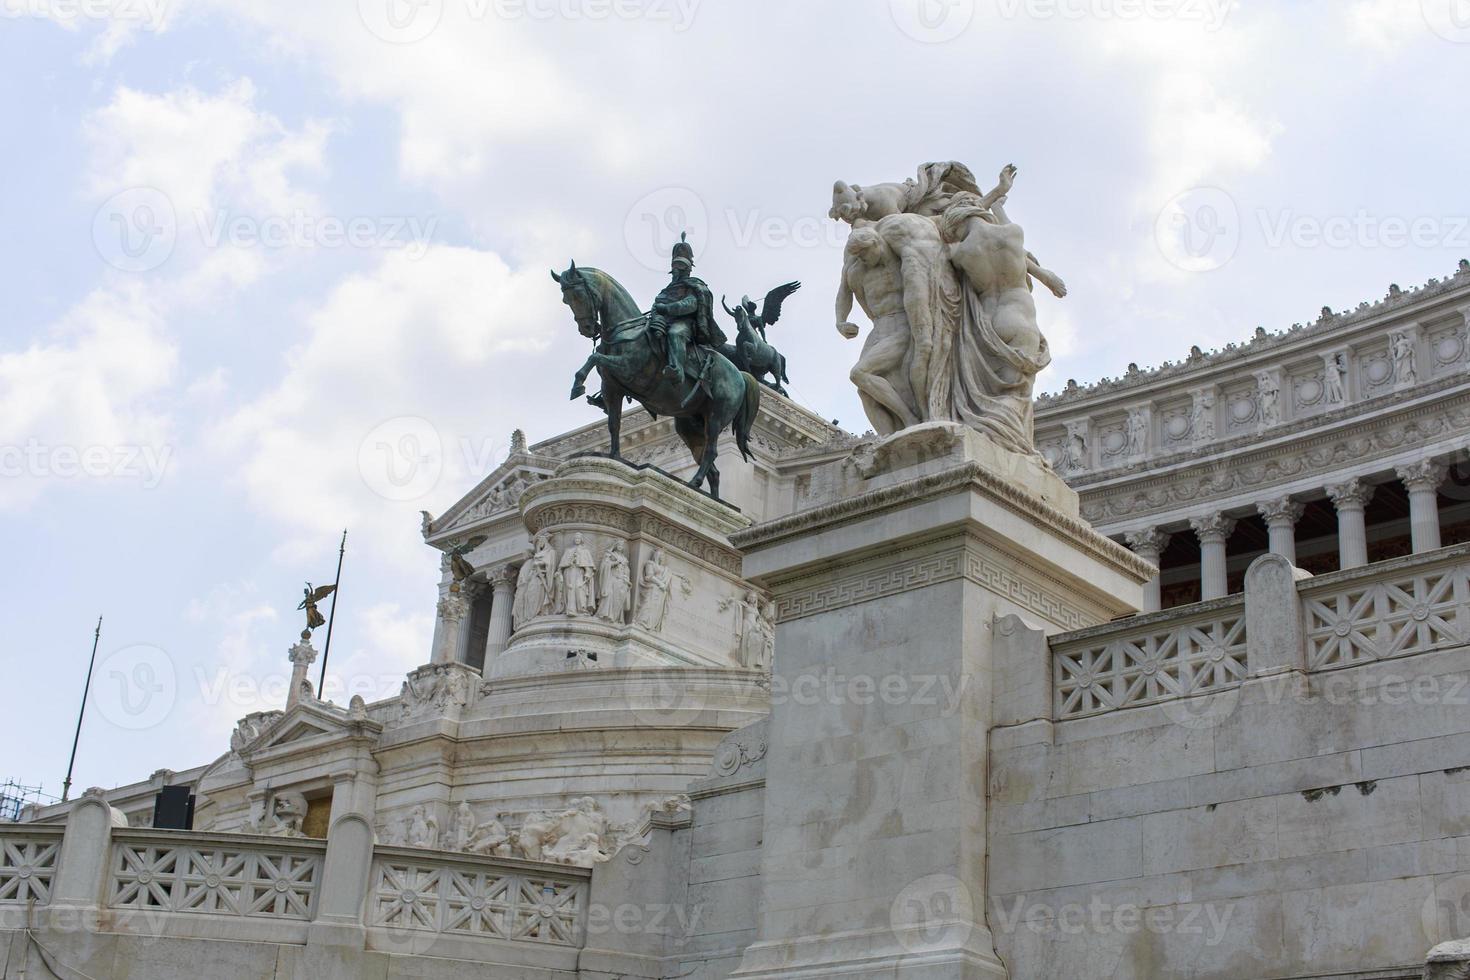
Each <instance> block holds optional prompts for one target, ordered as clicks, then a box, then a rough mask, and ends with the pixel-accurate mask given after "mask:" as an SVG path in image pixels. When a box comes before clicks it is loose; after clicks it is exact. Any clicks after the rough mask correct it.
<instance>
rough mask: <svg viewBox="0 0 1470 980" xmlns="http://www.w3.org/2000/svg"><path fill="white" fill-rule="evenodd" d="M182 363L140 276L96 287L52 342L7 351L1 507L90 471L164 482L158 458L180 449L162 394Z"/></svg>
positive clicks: (0, 367)
mask: <svg viewBox="0 0 1470 980" xmlns="http://www.w3.org/2000/svg"><path fill="white" fill-rule="evenodd" d="M177 368H178V349H177V347H176V346H175V345H174V344H173V343H172V342H171V341H170V340H169V339H168V338H167V336H166V334H165V331H164V329H163V323H162V319H161V317H160V315H159V311H158V309H157V307H156V305H155V303H154V302H153V301H152V300H150V298H149V297H148V295H147V291H146V290H145V289H144V288H143V287H142V285H141V284H138V283H132V284H120V285H118V286H116V287H112V288H106V289H98V290H95V291H94V292H92V293H91V294H90V295H88V296H87V297H86V298H85V299H83V300H82V301H81V302H80V303H78V304H77V305H76V306H75V307H74V308H73V309H72V310H71V311H70V312H69V313H68V314H67V315H66V316H65V317H64V318H63V319H62V320H61V322H59V323H57V324H55V325H54V326H53V327H52V329H51V331H50V332H49V336H48V337H47V339H45V340H39V341H36V342H33V343H31V344H30V345H28V346H27V347H25V348H23V349H20V350H15V351H0V467H3V474H0V508H7V507H21V506H24V505H26V504H29V503H31V502H32V501H33V500H35V498H36V497H37V496H38V495H39V494H40V493H41V492H42V491H43V490H44V489H45V488H46V487H48V486H55V485H56V484H58V483H59V482H64V481H71V480H76V479H81V478H104V479H117V480H128V481H134V482H139V483H149V482H153V481H155V480H156V479H157V478H158V477H159V476H161V474H158V473H155V472H153V470H152V465H151V463H150V460H161V461H162V462H163V463H164V464H165V465H166V463H167V461H168V458H169V456H170V455H171V446H170V443H171V441H172V439H173V426H172V423H171V420H170V417H169V407H170V406H169V405H168V403H167V401H166V400H165V399H163V398H162V397H161V396H162V394H163V392H164V391H165V390H166V388H167V386H168V385H169V383H170V382H171V381H172V380H173V379H174V377H175V375H176V373H177ZM88 454H91V455H92V457H93V461H94V463H86V462H85V461H84V460H85V457H86V456H87V455H88ZM94 464H95V465H94Z"/></svg>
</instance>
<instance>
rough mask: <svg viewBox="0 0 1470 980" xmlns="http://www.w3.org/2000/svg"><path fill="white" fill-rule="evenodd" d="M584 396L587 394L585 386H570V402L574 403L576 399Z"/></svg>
mask: <svg viewBox="0 0 1470 980" xmlns="http://www.w3.org/2000/svg"><path fill="white" fill-rule="evenodd" d="M585 394H587V388H586V386H585V385H572V397H571V400H572V401H576V400H577V399H578V398H581V397H582V396H583V395H585Z"/></svg>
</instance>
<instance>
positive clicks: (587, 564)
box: [556, 534, 597, 616]
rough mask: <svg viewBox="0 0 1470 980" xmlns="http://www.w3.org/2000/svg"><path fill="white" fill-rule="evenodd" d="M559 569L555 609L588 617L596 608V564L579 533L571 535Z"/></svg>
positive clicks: (572, 614) (590, 550) (571, 614)
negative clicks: (569, 545)
mask: <svg viewBox="0 0 1470 980" xmlns="http://www.w3.org/2000/svg"><path fill="white" fill-rule="evenodd" d="M559 571H560V575H559V577H558V579H557V588H558V592H557V597H556V608H557V609H558V610H559V611H561V612H564V613H566V614H567V615H568V616H591V615H592V613H593V612H594V611H595V610H596V609H597V566H596V565H595V564H594V563H593V561H592V549H591V548H589V547H587V542H586V539H584V538H583V537H582V535H581V534H575V535H573V536H572V546H571V547H570V548H568V549H567V553H566V554H565V555H563V556H562V559H561V565H560V566H559Z"/></svg>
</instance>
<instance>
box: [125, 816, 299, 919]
mask: <svg viewBox="0 0 1470 980" xmlns="http://www.w3.org/2000/svg"><path fill="white" fill-rule="evenodd" d="M325 851H326V845H325V844H324V843H321V842H318V841H304V840H285V839H281V840H277V839H273V838H258V837H235V836H229V835H198V834H180V833H175V832H171V831H146V830H125V831H116V832H114V834H113V843H112V863H111V867H110V868H109V871H108V905H109V906H110V907H112V908H115V909H148V910H154V911H162V912H195V913H212V914H214V915H230V916H254V917H268V918H277V919H295V920H301V921H309V920H310V919H311V918H312V916H313V914H314V912H315V909H316V900H317V895H318V892H319V890H320V887H321V878H322V858H323V855H324V854H325Z"/></svg>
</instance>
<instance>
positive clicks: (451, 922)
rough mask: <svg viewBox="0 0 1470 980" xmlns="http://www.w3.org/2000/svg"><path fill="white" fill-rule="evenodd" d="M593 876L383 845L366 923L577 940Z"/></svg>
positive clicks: (565, 941)
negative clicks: (589, 882) (589, 883)
mask: <svg viewBox="0 0 1470 980" xmlns="http://www.w3.org/2000/svg"><path fill="white" fill-rule="evenodd" d="M588 880H589V876H588V875H587V874H585V873H580V874H579V873H576V872H573V871H567V872H560V871H555V870H550V869H546V868H541V867H538V866H536V865H531V864H524V863H522V862H510V861H495V860H489V859H485V860H477V859H474V858H469V857H463V856H450V855H446V854H444V853H442V852H423V851H415V850H413V849H411V848H378V849H377V852H376V856H375V858H374V860H373V869H372V883H371V885H370V890H369V894H368V912H367V915H368V918H367V924H368V925H369V926H379V927H386V928H391V929H411V930H420V931H423V932H426V933H440V934H445V935H455V936H466V937H471V938H475V937H479V938H491V939H507V940H516V941H522V942H533V943H547V944H551V945H558V946H579V945H581V941H582V935H583V915H584V913H585V911H586V905H587V888H588Z"/></svg>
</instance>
